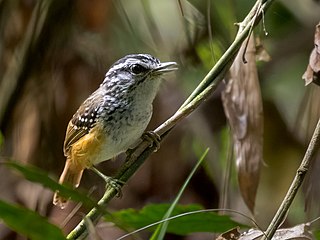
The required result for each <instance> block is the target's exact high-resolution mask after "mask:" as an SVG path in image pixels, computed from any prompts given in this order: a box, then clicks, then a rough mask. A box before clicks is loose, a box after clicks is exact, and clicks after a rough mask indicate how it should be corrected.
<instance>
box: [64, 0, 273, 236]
mask: <svg viewBox="0 0 320 240" xmlns="http://www.w3.org/2000/svg"><path fill="white" fill-rule="evenodd" d="M272 2H273V0H257V1H256V3H255V5H254V6H253V8H252V9H251V11H250V12H249V14H248V15H247V16H246V18H245V19H244V20H243V22H241V23H240V24H239V26H240V27H239V32H238V34H237V36H236V38H235V40H234V42H233V43H232V44H231V45H230V47H229V48H228V50H227V51H226V52H225V53H224V54H223V56H222V57H221V58H220V59H219V61H218V62H217V63H216V64H215V66H214V67H213V68H212V69H211V70H210V72H209V73H208V74H207V75H206V76H205V78H204V79H203V80H202V81H201V83H200V84H199V85H198V87H197V88H196V89H195V90H194V92H193V93H192V94H191V95H190V96H189V98H188V99H187V100H186V101H185V102H184V103H183V105H182V106H181V107H180V109H179V110H178V111H177V112H176V113H175V114H174V115H173V116H172V117H170V118H169V119H168V120H167V121H165V122H164V123H163V124H161V125H160V126H159V127H158V128H157V129H155V133H157V134H158V135H159V136H160V137H161V139H163V138H164V137H165V136H166V135H167V134H168V133H169V132H170V131H171V130H172V129H173V128H174V127H175V126H176V125H177V124H178V123H179V122H180V121H181V120H183V119H184V118H185V117H186V116H188V115H190V114H191V113H192V112H193V111H194V110H195V109H196V108H197V107H198V106H199V105H200V104H201V103H203V102H204V101H205V100H206V99H207V98H208V96H209V95H211V94H212V92H213V91H214V90H215V89H216V88H217V86H218V84H219V83H220V82H221V81H222V79H223V77H224V75H225V73H226V72H227V71H228V70H229V68H230V66H231V64H232V62H233V59H234V57H235V56H236V54H237V52H238V50H239V48H240V46H241V44H242V42H243V41H244V40H245V39H246V37H247V36H248V34H249V33H250V31H251V30H252V29H253V28H254V27H255V26H256V24H257V23H258V22H259V21H260V20H261V17H262V14H263V13H264V12H266V10H267V8H268V7H269V6H270V5H271V3H272ZM154 150H155V146H151V147H150V143H149V142H148V141H142V142H141V143H140V144H139V146H137V147H136V148H135V149H133V150H132V152H131V154H130V155H128V157H127V159H126V163H125V164H124V165H123V166H122V167H121V169H120V170H119V173H118V174H117V176H116V178H117V179H119V180H120V181H123V182H126V181H127V180H128V179H129V178H130V177H131V176H132V175H133V174H134V173H135V172H136V171H137V170H138V169H139V167H140V166H141V165H142V164H143V163H144V161H145V160H146V159H147V158H148V157H149V156H150V155H151V154H152V153H153V152H154ZM116 194H117V192H116V190H115V189H114V188H110V187H108V188H107V189H106V191H105V193H104V195H103V197H102V198H101V199H100V201H99V202H98V205H99V206H101V207H106V206H107V204H108V203H109V201H110V200H111V199H113V198H114V197H115V196H116ZM101 215H102V213H100V212H99V211H98V209H96V208H93V209H92V210H91V211H90V212H89V213H88V214H87V216H86V217H85V218H86V219H90V220H91V221H92V222H93V223H96V222H97V221H98V220H99V219H100V217H101ZM87 235H88V230H87V226H86V221H85V219H84V220H82V221H81V222H80V223H79V224H78V226H76V228H75V229H73V230H72V231H71V232H70V233H69V235H68V236H67V239H83V238H84V237H85V236H87Z"/></svg>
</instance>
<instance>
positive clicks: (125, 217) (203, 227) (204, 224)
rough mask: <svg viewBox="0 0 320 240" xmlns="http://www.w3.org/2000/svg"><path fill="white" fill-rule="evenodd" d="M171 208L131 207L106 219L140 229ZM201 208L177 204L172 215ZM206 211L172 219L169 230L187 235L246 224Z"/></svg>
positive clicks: (161, 205)
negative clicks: (136, 208)
mask: <svg viewBox="0 0 320 240" xmlns="http://www.w3.org/2000/svg"><path fill="white" fill-rule="evenodd" d="M169 208H170V204H150V205H148V206H146V207H144V208H142V209H141V210H139V211H138V210H135V209H131V208H130V209H126V210H121V211H118V212H114V213H111V214H109V215H106V216H105V219H106V220H107V221H111V222H114V223H115V224H116V225H117V226H118V227H120V228H122V229H125V230H128V229H139V228H142V227H145V226H147V225H149V224H152V223H155V222H157V221H159V220H161V219H162V218H163V216H164V214H165V213H166V212H167V210H168V209H169ZM199 210H203V208H202V207H201V206H200V205H197V204H191V205H177V206H176V207H175V209H174V210H173V212H172V216H176V215H178V214H183V213H189V212H193V211H199ZM204 211H206V212H202V213H198V212H197V213H194V214H187V215H185V216H182V217H178V218H175V219H173V220H170V223H169V225H168V229H167V232H169V233H174V234H178V235H187V234H190V233H194V232H214V233H221V232H225V231H227V230H228V229H231V228H234V227H237V226H241V227H243V226H244V225H243V224H240V223H237V222H235V221H233V220H231V219H230V217H229V216H222V215H218V214H216V213H214V212H209V211H208V210H204ZM150 229H151V230H154V229H155V227H154V226H152V227H150Z"/></svg>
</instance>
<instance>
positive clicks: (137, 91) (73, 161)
mask: <svg viewBox="0 0 320 240" xmlns="http://www.w3.org/2000/svg"><path fill="white" fill-rule="evenodd" d="M177 69H178V68H177V63H176V62H160V60H159V59H157V58H155V57H153V56H152V55H150V54H130V55H126V56H124V57H123V58H121V59H119V60H118V61H116V62H115V63H114V64H113V65H112V66H111V67H110V69H109V70H108V71H107V73H106V74H105V78H104V80H103V82H102V83H101V84H100V86H99V88H98V89H97V90H96V91H94V92H93V93H92V94H91V95H90V96H89V97H88V98H87V99H86V100H85V101H84V102H83V103H82V104H81V105H80V107H79V108H78V110H77V111H76V113H75V114H74V115H73V117H72V118H71V120H70V121H69V123H68V126H67V130H66V136H65V141H64V145H63V152H64V155H65V157H66V162H65V166H64V169H63V172H62V174H61V176H60V178H59V183H60V184H67V185H71V186H72V187H74V188H77V187H78V186H79V184H80V180H81V177H82V174H83V171H84V170H85V169H95V168H94V165H96V164H98V163H100V162H103V161H106V160H110V159H113V158H115V157H116V156H118V155H119V154H120V153H122V152H125V151H126V150H128V149H129V148H130V146H132V145H133V144H135V143H136V142H137V141H139V139H140V138H141V136H142V135H143V133H144V131H145V129H146V127H147V125H148V123H149V122H150V119H151V116H152V113H153V106H152V103H153V100H154V98H155V96H156V94H157V93H158V90H159V86H160V83H161V79H162V76H163V74H165V73H168V72H172V71H175V70H177ZM67 202H68V198H66V197H64V196H61V195H60V193H59V191H56V192H55V194H54V197H53V204H54V205H57V206H59V207H60V208H62V209H63V208H65V206H66V204H67Z"/></svg>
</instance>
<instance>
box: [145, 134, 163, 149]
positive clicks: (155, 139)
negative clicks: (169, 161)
mask: <svg viewBox="0 0 320 240" xmlns="http://www.w3.org/2000/svg"><path fill="white" fill-rule="evenodd" d="M142 139H144V140H146V141H148V142H150V147H153V146H155V147H156V148H155V150H154V151H155V152H156V151H158V150H159V149H160V142H161V137H160V136H159V135H158V134H157V133H155V132H153V131H149V132H145V133H143V135H142Z"/></svg>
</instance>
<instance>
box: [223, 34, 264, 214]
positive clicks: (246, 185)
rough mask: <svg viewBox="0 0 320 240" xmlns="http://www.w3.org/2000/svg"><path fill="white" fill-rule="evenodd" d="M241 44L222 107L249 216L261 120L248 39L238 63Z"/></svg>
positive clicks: (256, 180) (258, 158)
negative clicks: (228, 127) (230, 131)
mask: <svg viewBox="0 0 320 240" xmlns="http://www.w3.org/2000/svg"><path fill="white" fill-rule="evenodd" d="M244 48H245V45H244V44H243V45H242V47H241V49H240V51H239V53H238V55H237V57H236V59H235V61H234V63H233V65H232V66H231V68H230V71H229V76H228V77H227V78H226V81H227V86H226V89H225V90H224V92H223V93H222V100H223V106H224V110H225V113H226V116H227V118H228V121H229V124H230V126H231V130H232V134H233V140H234V152H235V155H236V163H237V170H238V181H239V187H240V192H241V194H242V197H243V199H244V201H245V203H246V205H247V206H248V208H249V209H250V210H251V212H253V210H254V205H255V197H256V193H257V188H258V183H259V177H260V166H261V162H262V141H263V140H262V134H263V116H262V100H261V93H260V85H259V80H258V73H257V69H256V61H255V57H256V54H255V53H256V51H255V44H254V38H253V37H252V36H251V37H250V40H249V45H248V49H247V51H246V53H245V58H246V60H247V63H246V64H244V63H243V61H242V56H243V51H244Z"/></svg>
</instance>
